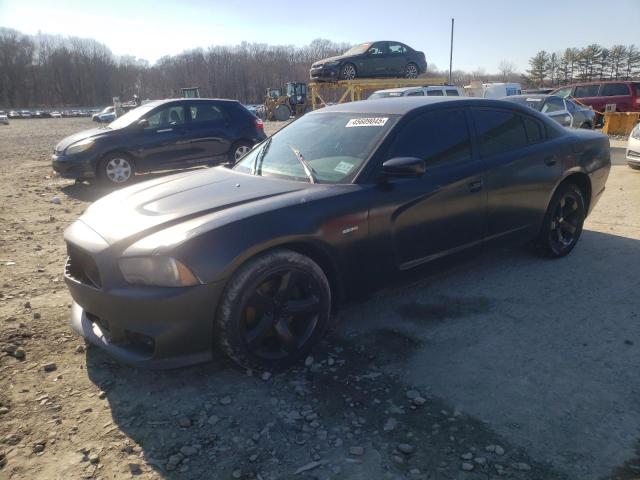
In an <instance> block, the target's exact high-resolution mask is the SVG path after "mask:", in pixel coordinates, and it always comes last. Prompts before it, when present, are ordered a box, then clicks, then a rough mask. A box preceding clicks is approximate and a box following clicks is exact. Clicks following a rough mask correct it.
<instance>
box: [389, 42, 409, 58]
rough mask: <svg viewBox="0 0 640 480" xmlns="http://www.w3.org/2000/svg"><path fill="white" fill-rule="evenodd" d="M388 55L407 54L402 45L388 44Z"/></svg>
mask: <svg viewBox="0 0 640 480" xmlns="http://www.w3.org/2000/svg"><path fill="white" fill-rule="evenodd" d="M389 53H390V54H391V55H403V54H405V53H407V49H406V48H405V47H404V45H402V44H400V43H390V44H389Z"/></svg>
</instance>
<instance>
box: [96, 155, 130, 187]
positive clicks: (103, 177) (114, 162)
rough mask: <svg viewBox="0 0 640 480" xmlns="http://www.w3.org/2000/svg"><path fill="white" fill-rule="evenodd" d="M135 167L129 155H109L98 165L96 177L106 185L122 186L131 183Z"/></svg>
mask: <svg viewBox="0 0 640 480" xmlns="http://www.w3.org/2000/svg"><path fill="white" fill-rule="evenodd" d="M135 173H136V172H135V166H134V163H133V160H132V159H131V157H129V155H127V154H124V153H119V152H116V153H109V154H107V155H106V156H105V157H104V158H103V159H102V160H100V163H99V164H98V172H97V176H98V178H99V179H100V181H101V182H102V183H104V184H106V185H111V186H123V185H127V184H128V183H131V181H132V180H133V177H134V176H135Z"/></svg>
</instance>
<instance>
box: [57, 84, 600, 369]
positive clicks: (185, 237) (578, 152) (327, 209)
mask: <svg viewBox="0 0 640 480" xmlns="http://www.w3.org/2000/svg"><path fill="white" fill-rule="evenodd" d="M609 155H610V153H609V140H608V138H607V136H606V135H602V134H600V133H596V132H590V131H585V130H569V129H566V128H563V127H561V126H560V125H558V124H557V123H555V122H554V121H552V120H551V119H549V118H548V117H546V116H544V115H542V114H540V113H539V112H537V111H534V110H533V109H530V108H527V107H524V106H521V105H517V104H515V103H511V102H505V101H499V100H485V99H469V98H462V97H457V98H456V99H453V98H451V97H402V98H397V99H394V100H393V101H389V100H387V99H381V100H366V101H363V102H353V103H347V104H341V105H335V106H333V107H327V108H323V109H321V110H317V111H314V112H310V113H308V114H306V115H304V116H303V117H301V118H300V119H299V120H296V121H295V122H293V123H291V124H290V125H288V126H286V127H285V128H283V129H282V130H280V131H279V132H278V133H276V134H275V135H273V136H272V137H270V138H269V139H267V140H265V141H264V142H262V144H261V145H259V146H257V147H256V148H254V149H253V150H252V151H251V152H250V153H249V154H248V155H246V156H245V157H243V158H242V159H241V160H240V161H239V162H238V163H237V164H236V165H235V166H234V167H233V168H232V169H229V168H224V167H218V168H214V169H209V170H201V171H194V172H189V173H182V174H178V175H174V176H171V177H164V178H160V179H156V180H151V181H149V182H143V183H141V184H138V185H133V186H131V187H129V188H126V189H124V190H120V191H118V192H115V193H112V194H110V195H108V196H106V197H103V198H102V199H101V200H98V201H97V202H95V203H94V204H93V205H91V206H90V207H89V208H88V209H87V210H86V212H85V213H84V214H83V215H82V217H80V219H79V220H77V221H76V222H75V223H73V224H72V225H71V226H70V227H69V228H68V229H67V230H66V232H65V240H66V243H67V249H68V255H69V257H68V260H67V264H66V270H65V281H66V283H67V285H68V287H69V289H70V291H71V296H72V297H73V305H72V309H71V325H72V327H73V329H74V330H75V331H76V332H77V333H79V334H80V335H82V336H84V337H85V338H86V339H87V341H88V342H90V343H93V344H95V345H98V346H100V347H101V348H103V349H105V350H106V351H108V352H110V353H111V354H112V355H114V356H115V357H117V358H119V359H121V360H124V361H127V362H130V363H133V364H137V365H149V366H154V367H162V366H164V367H169V366H177V365H185V364H189V363H195V362H201V361H206V360H208V359H211V358H212V355H213V351H214V348H215V346H216V345H217V346H218V347H219V348H221V349H222V350H223V351H225V352H226V353H227V354H228V355H229V356H230V357H231V358H232V359H234V360H235V361H236V362H238V363H239V364H241V365H243V366H245V367H249V368H267V369H272V368H279V367H283V366H286V365H289V364H291V363H292V362H295V361H297V360H299V359H301V358H304V356H305V355H307V353H308V352H309V350H310V349H311V348H312V346H313V345H314V344H316V343H317V342H318V341H319V340H320V338H322V336H323V334H324V333H325V331H326V330H327V328H328V326H329V317H330V313H331V311H332V309H334V307H335V306H336V305H338V304H339V303H340V301H341V300H342V299H343V298H345V296H347V295H349V293H351V292H353V290H354V289H358V288H362V286H363V285H366V284H367V282H370V281H375V280H376V279H378V280H379V279H382V278H388V277H389V276H390V275H392V274H393V273H394V272H399V271H404V270H408V269H411V268H413V267H416V266H418V265H422V264H425V263H427V262H430V261H433V260H435V259H438V258H442V257H445V256H448V255H451V254H454V253H456V252H461V251H463V250H467V249H470V248H472V247H476V246H479V245H483V244H489V243H492V244H496V243H510V244H513V243H519V242H523V243H532V244H533V245H534V246H535V249H536V251H537V252H539V253H540V254H542V255H544V256H547V257H551V258H559V257H563V256H564V255H567V254H568V253H569V252H571V251H572V250H573V248H574V247H575V246H576V244H577V242H578V239H579V238H580V233H581V231H582V226H583V222H584V220H585V218H586V216H587V215H588V213H589V212H590V211H591V210H593V208H594V206H595V204H596V202H597V201H598V199H599V198H600V196H601V194H602V192H603V191H604V188H605V182H606V180H607V177H608V174H609V168H610V156H609ZM563 266H566V264H558V265H557V268H564V267H563ZM523 274H526V272H523ZM585 288H590V286H589V285H585Z"/></svg>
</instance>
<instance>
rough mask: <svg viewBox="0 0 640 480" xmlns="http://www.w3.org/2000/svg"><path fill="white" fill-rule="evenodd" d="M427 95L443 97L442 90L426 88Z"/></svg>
mask: <svg viewBox="0 0 640 480" xmlns="http://www.w3.org/2000/svg"><path fill="white" fill-rule="evenodd" d="M427 97H444V93H443V92H442V90H428V91H427Z"/></svg>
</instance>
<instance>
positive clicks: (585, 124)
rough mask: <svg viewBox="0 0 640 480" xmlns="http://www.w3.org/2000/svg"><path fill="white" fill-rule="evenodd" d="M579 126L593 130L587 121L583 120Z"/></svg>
mask: <svg viewBox="0 0 640 480" xmlns="http://www.w3.org/2000/svg"><path fill="white" fill-rule="evenodd" d="M580 128H584V129H587V130H593V127H592V126H591V124H590V123H589V122H584V123H583V124H582V125H580Z"/></svg>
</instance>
